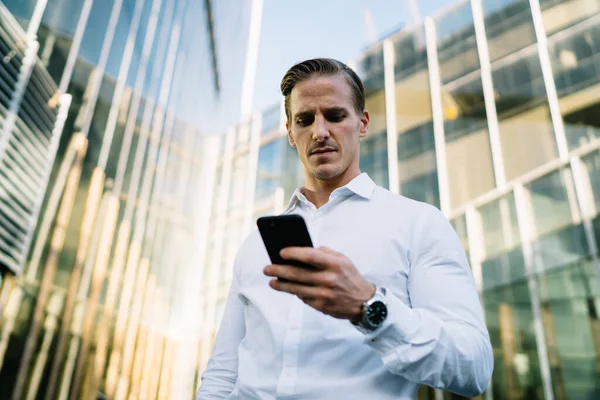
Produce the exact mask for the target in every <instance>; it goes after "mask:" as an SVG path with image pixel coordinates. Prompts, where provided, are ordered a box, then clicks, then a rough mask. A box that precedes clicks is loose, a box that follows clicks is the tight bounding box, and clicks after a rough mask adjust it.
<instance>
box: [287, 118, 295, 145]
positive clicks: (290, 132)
mask: <svg viewBox="0 0 600 400" xmlns="http://www.w3.org/2000/svg"><path fill="white" fill-rule="evenodd" d="M285 130H286V131H287V133H288V141H289V142H290V146H292V147H296V141H295V140H294V137H293V136H292V131H291V129H290V123H289V121H286V122H285Z"/></svg>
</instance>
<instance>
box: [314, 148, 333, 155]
mask: <svg viewBox="0 0 600 400" xmlns="http://www.w3.org/2000/svg"><path fill="white" fill-rule="evenodd" d="M335 151H336V150H335V149H333V148H331V147H324V148H322V149H316V150H313V151H312V152H311V153H310V154H311V155H329V154H333V153H334V152H335Z"/></svg>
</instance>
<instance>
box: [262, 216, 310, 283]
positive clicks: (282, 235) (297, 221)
mask: <svg viewBox="0 0 600 400" xmlns="http://www.w3.org/2000/svg"><path fill="white" fill-rule="evenodd" d="M256 224H257V225H258V230H259V232H260V236H261V237H262V240H263V243H264V244H265V247H266V249H267V253H268V254H269V258H270V259H271V262H272V263H273V264H279V265H293V266H296V267H302V268H308V269H314V267H312V266H310V265H308V264H305V263H301V262H298V261H293V260H284V259H283V258H281V256H280V255H279V252H280V251H281V250H282V249H284V248H286V247H313V243H312V240H311V239H310V234H309V233H308V228H307V227H306V223H305V222H304V218H302V217H301V216H300V215H297V214H288V215H280V216H274V217H261V218H259V219H258V220H257V221H256ZM280 280H281V281H287V280H286V279H280Z"/></svg>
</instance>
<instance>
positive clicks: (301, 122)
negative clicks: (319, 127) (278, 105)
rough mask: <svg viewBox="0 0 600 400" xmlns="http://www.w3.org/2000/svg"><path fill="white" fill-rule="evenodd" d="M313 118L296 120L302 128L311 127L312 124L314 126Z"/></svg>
mask: <svg viewBox="0 0 600 400" xmlns="http://www.w3.org/2000/svg"><path fill="white" fill-rule="evenodd" d="M312 120H313V119H312V118H308V117H305V118H298V119H296V123H297V124H298V125H300V126H309V125H310V124H312Z"/></svg>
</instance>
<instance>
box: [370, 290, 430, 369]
mask: <svg viewBox="0 0 600 400" xmlns="http://www.w3.org/2000/svg"><path fill="white" fill-rule="evenodd" d="M386 301H387V310H388V315H387V318H386V320H385V321H384V322H383V324H382V325H381V327H379V328H378V329H376V330H374V331H372V332H369V333H366V334H365V343H366V344H367V345H368V346H370V347H371V348H372V349H373V350H375V351H376V352H377V353H378V354H379V355H380V356H381V357H383V356H386V355H388V354H389V353H390V352H391V351H392V350H394V349H395V348H397V347H398V346H400V345H402V344H406V343H409V342H410V337H411V335H413V334H414V333H415V332H416V331H417V330H418V321H419V314H418V313H417V312H415V311H414V310H413V309H412V308H410V307H408V306H407V305H406V304H404V302H403V301H402V300H400V299H399V298H398V297H396V296H394V294H392V293H391V292H390V291H389V290H388V291H387V294H386Z"/></svg>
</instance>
